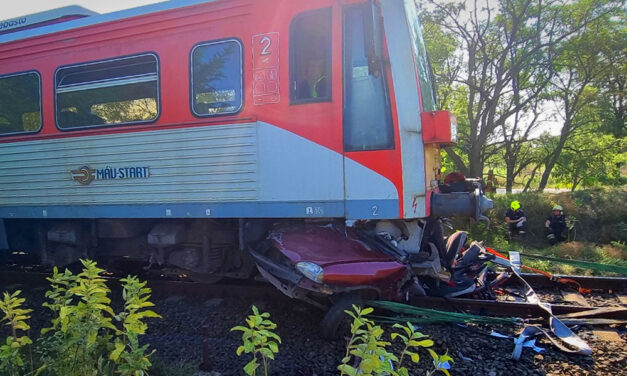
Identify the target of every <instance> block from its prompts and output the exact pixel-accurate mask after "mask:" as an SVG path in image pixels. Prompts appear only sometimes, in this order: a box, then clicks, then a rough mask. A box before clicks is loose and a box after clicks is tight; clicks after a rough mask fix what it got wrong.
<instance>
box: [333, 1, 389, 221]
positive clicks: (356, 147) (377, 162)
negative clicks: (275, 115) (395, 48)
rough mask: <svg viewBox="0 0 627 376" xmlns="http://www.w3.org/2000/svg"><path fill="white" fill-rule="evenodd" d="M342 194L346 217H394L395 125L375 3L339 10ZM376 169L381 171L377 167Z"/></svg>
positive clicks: (378, 16)
mask: <svg viewBox="0 0 627 376" xmlns="http://www.w3.org/2000/svg"><path fill="white" fill-rule="evenodd" d="M342 17H343V20H342V21H343V56H342V59H343V62H342V63H343V77H344V80H343V127H344V135H343V136H344V137H343V139H344V172H345V173H344V192H345V202H346V217H347V218H380V219H383V218H398V217H399V205H398V192H397V189H396V187H395V185H394V184H393V183H392V182H391V181H390V180H389V179H388V178H387V177H385V176H384V174H382V173H381V171H385V170H386V169H393V168H394V163H387V162H386V161H388V160H390V161H391V160H392V159H393V155H394V154H395V139H394V127H393V121H392V113H391V108H390V95H389V92H388V85H387V82H386V74H385V67H384V64H383V61H384V59H383V42H382V30H381V24H380V12H379V9H378V6H377V5H376V4H375V2H374V1H369V2H366V3H363V4H359V5H353V6H347V7H345V8H343V16H342ZM377 166H379V167H381V168H379V169H378V171H379V172H377Z"/></svg>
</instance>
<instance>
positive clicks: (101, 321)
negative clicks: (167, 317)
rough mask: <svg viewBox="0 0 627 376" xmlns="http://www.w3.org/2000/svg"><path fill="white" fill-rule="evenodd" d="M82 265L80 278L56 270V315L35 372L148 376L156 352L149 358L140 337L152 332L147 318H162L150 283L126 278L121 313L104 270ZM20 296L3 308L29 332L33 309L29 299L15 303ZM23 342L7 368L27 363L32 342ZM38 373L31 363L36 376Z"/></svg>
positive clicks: (52, 300)
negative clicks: (24, 359) (28, 307)
mask: <svg viewBox="0 0 627 376" xmlns="http://www.w3.org/2000/svg"><path fill="white" fill-rule="evenodd" d="M81 262H82V264H83V267H84V268H83V271H82V272H81V273H80V274H77V275H74V274H72V273H71V272H70V271H69V270H65V271H64V272H63V273H60V272H59V270H58V269H57V268H55V269H54V273H53V275H52V277H50V278H48V281H50V283H51V286H52V288H51V289H50V290H49V291H47V292H46V298H48V302H46V303H44V304H43V306H44V307H47V308H49V309H50V310H52V312H53V318H52V321H51V324H52V326H51V327H49V328H45V329H42V331H41V333H42V335H41V337H40V338H39V339H38V340H37V342H36V348H35V353H36V354H38V355H39V359H37V360H36V361H37V363H38V364H43V365H44V366H43V367H42V368H40V369H39V370H37V372H35V373H36V374H37V373H40V372H43V374H44V375H51V376H53V375H55V376H84V375H103V376H104V375H107V376H108V375H114V374H118V375H123V376H130V375H133V376H143V375H148V373H147V372H148V369H149V368H150V365H151V364H150V361H149V356H150V354H146V350H147V347H148V345H144V346H139V340H138V338H139V336H140V335H142V334H144V333H145V332H146V329H147V325H146V323H145V322H144V320H145V319H146V318H150V317H160V316H159V315H158V314H156V313H155V312H153V311H151V310H149V309H148V308H150V307H152V306H153V304H152V303H151V302H150V301H148V299H149V297H150V289H149V288H147V287H145V286H146V282H140V281H139V280H138V279H137V278H136V277H131V276H129V277H127V278H125V279H122V287H123V290H122V297H123V299H124V310H123V311H122V312H120V313H118V314H116V313H115V312H114V311H113V309H112V308H111V299H110V298H109V293H110V290H109V288H108V287H107V285H106V283H105V279H103V278H102V277H101V275H102V273H103V272H104V270H103V269H100V268H98V267H97V265H96V263H95V262H93V261H83V260H81ZM17 294H18V292H16V293H15V294H13V295H11V296H9V295H8V294H7V293H5V302H8V303H9V304H0V310H2V312H3V313H4V314H5V318H8V320H9V321H10V322H17V323H18V326H17V328H18V329H21V330H25V329H27V328H28V327H27V326H25V325H26V324H25V323H24V322H23V321H24V320H26V319H28V316H27V315H26V314H27V313H28V311H27V310H22V309H21V308H20V305H21V304H22V303H23V302H24V299H19V300H15V299H16V298H17ZM7 297H8V298H9V300H6V298H7ZM11 299H13V302H12V303H11ZM20 322H21V323H20ZM14 338H16V336H15V331H14V335H13V336H11V337H9V338H8V339H7V343H9V341H13V342H14V341H15V339H14ZM21 338H24V337H21ZM22 342H23V343H22V345H21V346H18V347H16V346H13V348H15V349H16V354H13V355H12V356H11V357H10V358H7V364H9V363H11V364H16V365H17V366H21V365H22V364H23V362H21V360H20V359H21V351H23V350H24V347H25V345H30V340H28V341H22ZM4 363H5V360H4V359H2V364H4ZM31 364H32V363H31ZM14 368H15V366H14ZM33 369H34V367H33V366H32V365H31V374H32V373H33V372H34V370H33ZM19 374H23V373H19Z"/></svg>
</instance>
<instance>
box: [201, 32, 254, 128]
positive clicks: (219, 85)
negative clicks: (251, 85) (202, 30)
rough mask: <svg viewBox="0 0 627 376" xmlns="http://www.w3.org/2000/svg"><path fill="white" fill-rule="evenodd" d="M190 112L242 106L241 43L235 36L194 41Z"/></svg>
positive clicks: (216, 111) (231, 111)
mask: <svg viewBox="0 0 627 376" xmlns="http://www.w3.org/2000/svg"><path fill="white" fill-rule="evenodd" d="M191 76H192V85H191V91H192V93H191V98H192V112H193V113H194V115H196V116H217V115H226V114H234V113H237V112H239V111H240V110H241V108H242V91H243V87H242V85H243V84H242V44H241V43H240V42H239V41H238V40H235V39H231V40H224V41H219V42H212V43H202V44H199V45H196V46H195V47H194V48H193V49H192V53H191Z"/></svg>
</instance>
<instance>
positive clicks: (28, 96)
mask: <svg viewBox="0 0 627 376" xmlns="http://www.w3.org/2000/svg"><path fill="white" fill-rule="evenodd" d="M40 128H41V80H40V77H39V74H38V73H36V72H27V73H19V74H12V75H6V76H1V77H0V136H4V135H11V134H20V133H31V132H37V131H39V129H40Z"/></svg>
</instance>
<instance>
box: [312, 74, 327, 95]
mask: <svg viewBox="0 0 627 376" xmlns="http://www.w3.org/2000/svg"><path fill="white" fill-rule="evenodd" d="M325 78H327V76H325V75H322V76H320V78H318V79H317V80H316V81H315V82H314V84H313V85H312V86H311V97H312V98H318V84H319V83H320V82H321V81H322V80H324V79H325Z"/></svg>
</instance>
